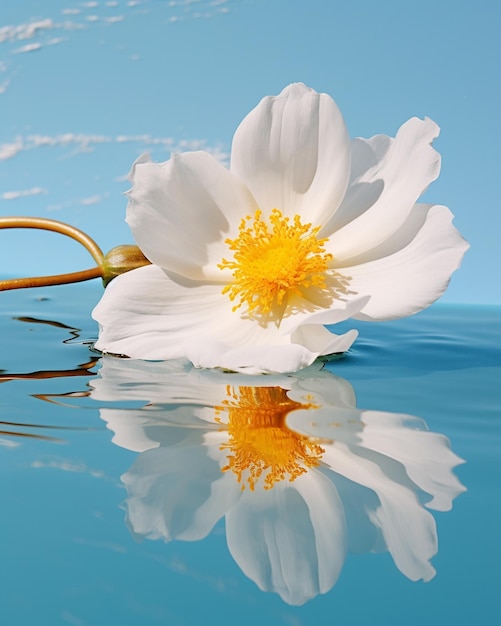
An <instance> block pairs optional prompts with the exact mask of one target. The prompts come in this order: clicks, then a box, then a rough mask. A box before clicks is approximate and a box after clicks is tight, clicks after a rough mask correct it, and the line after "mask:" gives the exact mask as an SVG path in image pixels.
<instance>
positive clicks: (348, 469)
mask: <svg viewBox="0 0 501 626" xmlns="http://www.w3.org/2000/svg"><path fill="white" fill-rule="evenodd" d="M324 462H325V463H326V465H328V466H329V467H330V468H331V469H332V470H333V471H334V472H337V473H339V474H341V475H342V476H345V477H346V478H349V479H350V480H352V481H353V482H355V483H358V484H360V485H363V486H364V487H368V488H369V489H372V490H373V491H374V492H375V493H376V495H377V496H378V499H379V506H377V507H376V508H375V509H374V510H372V511H369V512H368V515H369V518H370V519H371V521H372V523H373V524H374V525H375V526H376V527H377V528H379V529H380V530H381V532H382V535H383V538H384V540H385V543H386V546H387V548H388V550H389V552H390V554H391V556H392V557H393V560H394V561H395V565H396V566H397V567H398V569H399V570H400V571H401V572H402V573H403V574H405V575H406V576H407V577H408V578H410V579H411V580H419V579H423V580H430V579H431V578H433V576H434V575H435V570H434V569H433V567H432V566H431V565H430V563H429V560H430V559H431V557H432V556H434V555H435V553H436V551H437V533H436V528H435V520H434V519H433V517H432V516H431V514H430V513H428V512H427V511H425V510H424V509H423V508H422V506H421V505H420V503H419V500H418V499H417V497H416V494H415V492H414V491H413V490H412V489H411V488H410V487H409V486H407V484H406V483H408V479H407V475H406V473H405V469H404V468H403V467H401V466H400V467H399V465H397V464H396V463H395V462H393V461H392V460H391V459H388V458H387V457H381V458H378V459H377V462H376V461H373V460H372V459H370V458H363V457H361V456H360V457H359V456H357V455H356V454H353V452H352V451H351V450H350V449H349V448H348V447H347V446H345V445H344V444H342V443H338V444H336V446H335V448H334V447H326V452H325V456H324Z"/></svg>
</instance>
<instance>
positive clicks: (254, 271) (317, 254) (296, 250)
mask: <svg viewBox="0 0 501 626" xmlns="http://www.w3.org/2000/svg"><path fill="white" fill-rule="evenodd" d="M251 220H253V221H252V223H251V224H250V223H249V222H251ZM239 230H240V233H239V235H238V237H236V238H235V239H227V240H226V243H227V244H228V246H229V248H230V250H232V251H234V255H233V260H232V261H228V260H227V259H223V260H222V262H221V263H220V264H219V265H218V267H219V268H220V269H226V268H227V269H230V270H232V271H233V278H234V281H233V282H232V283H231V284H229V285H227V286H226V287H225V288H224V289H223V294H226V293H227V294H228V295H229V297H230V300H231V301H232V302H233V301H235V300H237V301H238V303H237V304H236V305H235V306H234V307H233V310H234V311H236V310H237V309H238V308H240V307H241V306H242V305H243V304H246V305H247V309H248V313H249V315H251V316H252V315H268V314H269V313H270V312H271V311H272V310H273V309H274V308H275V307H278V308H280V307H282V306H283V305H285V304H286V299H287V297H288V296H289V295H291V294H301V293H302V290H304V289H307V288H309V287H316V288H318V289H319V290H323V289H325V288H326V281H325V272H326V270H327V269H328V265H329V261H331V259H332V255H331V254H329V253H327V252H325V249H324V245H325V242H326V241H327V239H318V237H317V235H318V232H319V230H320V227H317V228H312V227H311V224H302V223H301V219H300V217H299V215H295V216H294V218H293V219H292V221H291V220H290V218H288V217H284V216H283V214H282V212H281V211H279V210H278V209H273V211H272V212H271V215H270V217H269V224H268V223H267V222H265V221H264V220H263V219H262V212H261V211H260V210H257V211H256V214H255V216H254V218H252V217H250V216H247V217H246V218H245V219H244V220H242V222H241V224H240V229H239Z"/></svg>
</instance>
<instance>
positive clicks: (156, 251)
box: [127, 152, 257, 280]
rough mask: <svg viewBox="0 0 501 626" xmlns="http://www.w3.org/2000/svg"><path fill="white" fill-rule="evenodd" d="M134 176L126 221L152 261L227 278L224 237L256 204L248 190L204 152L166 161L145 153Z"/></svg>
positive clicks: (196, 276) (178, 269) (198, 275)
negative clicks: (220, 266) (223, 263)
mask: <svg viewBox="0 0 501 626" xmlns="http://www.w3.org/2000/svg"><path fill="white" fill-rule="evenodd" d="M130 179H131V182H132V183H133V187H132V190H131V191H129V192H128V196H129V204H128V207H127V222H128V224H129V226H130V228H131V230H132V234H133V235H134V238H135V240H136V242H137V244H138V246H139V247H140V248H141V250H142V251H143V253H144V254H145V255H146V256H147V257H148V259H149V260H150V261H152V263H155V265H159V266H160V267H162V268H164V269H167V270H170V271H172V272H175V273H177V274H180V275H182V276H186V277H188V278H192V279H200V278H203V277H209V278H211V279H213V280H224V276H225V274H224V272H222V271H221V270H220V269H218V268H217V264H218V263H220V262H221V260H222V258H223V257H224V256H225V255H228V246H227V245H226V244H225V243H224V240H225V239H226V237H227V236H228V234H229V233H230V231H231V233H236V232H237V230H238V225H239V223H240V220H241V219H242V218H243V217H245V215H247V214H249V213H254V212H255V210H256V208H257V207H256V204H255V202H254V199H253V198H252V196H251V194H250V192H249V191H248V189H247V188H246V187H245V186H244V185H243V184H242V183H241V182H240V181H239V180H238V179H237V178H236V177H235V176H233V175H232V174H231V173H230V172H229V171H228V170H227V169H226V168H224V167H223V166H222V165H221V164H220V163H218V162H217V161H216V159H214V157H212V156H211V155H210V154H208V153H206V152H191V153H190V152H188V153H185V154H177V155H173V156H172V158H171V159H170V161H167V162H166V163H153V162H152V161H150V159H149V157H148V156H146V155H143V156H142V157H140V158H139V159H138V160H137V161H136V163H135V164H134V166H133V168H132V171H131V174H130Z"/></svg>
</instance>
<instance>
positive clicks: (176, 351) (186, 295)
mask: <svg viewBox="0 0 501 626" xmlns="http://www.w3.org/2000/svg"><path fill="white" fill-rule="evenodd" d="M231 306H232V305H231V302H230V301H229V299H228V298H226V297H224V296H223V295H222V294H221V286H220V285H217V284H216V285H214V284H205V283H202V282H196V281H189V280H187V279H183V278H181V277H177V278H176V280H174V279H173V278H170V277H169V276H167V275H166V274H165V273H164V272H163V271H162V270H161V269H160V268H159V267H156V266H155V265H149V266H146V267H141V268H139V269H137V270H132V271H131V272H127V273H126V274H122V275H121V276H118V277H117V278H115V279H114V280H113V281H112V282H111V283H110V284H109V286H108V287H107V288H106V291H105V293H104V295H103V297H102V299H101V301H100V302H99V303H98V305H97V306H96V308H95V309H94V311H93V312H92V315H93V317H94V319H95V320H96V321H97V322H98V323H99V325H100V335H99V339H98V341H97V343H96V348H97V349H98V350H102V351H103V352H111V353H114V354H124V355H127V356H129V357H132V358H135V359H150V360H155V359H178V358H189V357H188V356H187V349H188V347H189V350H190V353H191V352H192V351H193V350H194V349H195V348H193V346H195V347H196V346H197V345H199V346H202V345H203V344H207V345H209V344H211V342H212V344H213V345H218V344H219V343H223V342H224V343H225V344H226V343H227V345H229V346H232V347H235V348H238V347H239V346H253V347H256V346H262V347H265V348H266V349H268V347H269V346H273V345H276V344H279V345H280V344H286V343H289V338H288V337H284V336H282V335H281V334H280V333H279V331H278V329H277V328H276V327H275V326H274V325H272V324H270V325H268V327H267V328H262V327H261V326H259V324H257V323H254V322H252V321H249V320H242V319H241V318H240V316H239V314H238V313H234V312H233V311H232V309H231ZM270 349H271V348H270ZM302 351H303V352H304V349H302ZM313 358H314V357H313ZM311 360H313V359H311ZM311 360H310V362H311ZM301 363H304V364H306V361H305V360H304V359H302V361H301ZM201 366H202V367H205V365H201ZM212 366H213V365H210V366H208V367H212ZM214 366H215V365H214ZM222 366H223V367H224V365H222ZM287 371H291V370H290V369H287Z"/></svg>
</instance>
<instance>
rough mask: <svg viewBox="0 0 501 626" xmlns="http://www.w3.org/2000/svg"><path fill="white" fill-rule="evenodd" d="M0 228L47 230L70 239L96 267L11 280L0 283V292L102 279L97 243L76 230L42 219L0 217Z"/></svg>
mask: <svg viewBox="0 0 501 626" xmlns="http://www.w3.org/2000/svg"><path fill="white" fill-rule="evenodd" d="M1 228H36V229H39V230H49V231H52V232H56V233H61V234H62V235H66V236H67V237H71V238H72V239H75V241H78V242H79V243H81V244H82V245H83V246H84V248H86V250H88V252H89V253H90V254H91V256H92V258H93V259H94V261H95V262H96V263H97V267H95V268H92V269H89V270H83V271H81V272H70V273H66V274H56V275H52V276H36V277H30V278H13V279H11V280H2V281H0V291H5V290H7V289H24V288H29V287H45V286H49V285H62V284H67V283H77V282H81V281H84V280H90V279H92V278H99V277H103V274H104V271H103V263H104V254H103V252H102V250H101V248H100V247H99V246H98V245H97V243H96V242H95V241H94V240H93V239H92V238H91V237H89V236H88V235H86V234H85V233H84V232H82V231H81V230H78V228H74V227H73V226H70V225H68V224H65V223H64V222H58V221H57V220H49V219H45V218H42V217H0V229H1Z"/></svg>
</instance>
